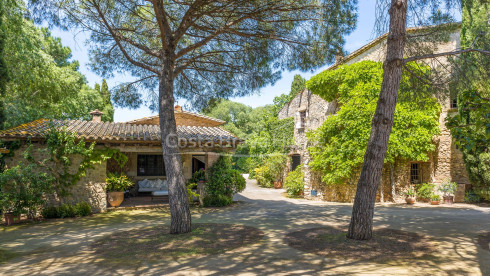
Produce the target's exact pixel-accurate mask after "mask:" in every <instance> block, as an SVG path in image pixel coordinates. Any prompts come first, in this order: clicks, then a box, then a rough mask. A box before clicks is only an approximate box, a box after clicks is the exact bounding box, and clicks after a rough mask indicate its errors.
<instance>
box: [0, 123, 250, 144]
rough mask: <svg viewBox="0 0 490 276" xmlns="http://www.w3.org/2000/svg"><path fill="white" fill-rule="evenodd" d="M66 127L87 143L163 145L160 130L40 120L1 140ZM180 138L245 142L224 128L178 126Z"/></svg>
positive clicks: (1, 134) (1, 135)
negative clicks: (146, 143) (151, 143)
mask: <svg viewBox="0 0 490 276" xmlns="http://www.w3.org/2000/svg"><path fill="white" fill-rule="evenodd" d="M52 124H54V125H57V126H63V127H65V128H66V130H67V131H68V132H72V133H76V134H77V135H78V136H79V137H83V138H85V139H86V140H87V141H97V142H159V141H160V127H159V126H157V125H137V124H130V123H110V122H92V121H79V120H70V121H50V120H46V119H39V120H36V121H33V122H30V123H26V124H22V125H20V126H17V127H14V128H11V129H7V130H2V131H0V139H2V138H4V139H5V138H11V139H22V138H24V139H25V138H28V137H31V138H42V137H43V133H44V131H45V130H46V129H48V128H49V127H50V125H52ZM177 135H178V137H179V139H181V140H186V141H200V142H203V143H204V142H214V143H219V142H220V141H222V142H223V143H228V142H235V143H237V142H238V143H239V142H241V141H242V140H241V139H240V138H238V137H236V136H234V135H233V134H231V133H230V132H228V131H226V130H224V129H222V128H220V127H195V126H177Z"/></svg>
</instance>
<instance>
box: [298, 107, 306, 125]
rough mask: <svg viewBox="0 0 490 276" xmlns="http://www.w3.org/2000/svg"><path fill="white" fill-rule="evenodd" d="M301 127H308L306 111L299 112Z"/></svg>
mask: <svg viewBox="0 0 490 276" xmlns="http://www.w3.org/2000/svg"><path fill="white" fill-rule="evenodd" d="M299 122H300V123H299V125H300V127H301V128H305V127H306V111H300V112H299Z"/></svg>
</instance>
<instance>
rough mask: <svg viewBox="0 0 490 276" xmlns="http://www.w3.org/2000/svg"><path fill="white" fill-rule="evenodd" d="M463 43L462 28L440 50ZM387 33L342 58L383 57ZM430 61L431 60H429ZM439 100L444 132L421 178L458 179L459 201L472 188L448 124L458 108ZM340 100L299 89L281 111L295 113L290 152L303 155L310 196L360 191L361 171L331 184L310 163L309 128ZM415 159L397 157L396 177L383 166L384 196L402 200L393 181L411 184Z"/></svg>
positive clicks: (349, 195)
mask: <svg viewBox="0 0 490 276" xmlns="http://www.w3.org/2000/svg"><path fill="white" fill-rule="evenodd" d="M458 47H459V31H458V32H455V33H453V34H452V35H451V36H450V40H449V41H448V42H447V43H441V44H440V46H439V47H438V49H437V51H438V52H444V51H450V50H454V49H457V48H458ZM385 48H386V37H385V36H384V37H380V38H378V39H375V40H374V41H373V42H371V43H369V44H367V45H365V46H363V47H361V48H360V49H359V50H357V51H354V52H353V53H352V54H350V55H348V56H347V57H345V58H344V59H343V60H342V64H347V65H350V64H353V63H356V62H360V61H364V60H373V61H383V59H384V56H385ZM429 63H430V62H429ZM441 64H445V65H447V61H445V60H442V61H441V60H439V61H438V63H432V64H431V67H432V68H433V69H435V70H437V69H438V68H439V67H440V66H442V65H441ZM337 66H338V64H335V65H332V66H331V67H330V68H328V69H327V70H335V69H336V68H337ZM439 102H440V103H441V106H442V112H441V115H440V118H439V127H440V130H441V134H440V135H439V136H437V137H434V144H435V145H436V150H435V152H433V153H431V154H430V155H429V162H415V163H417V164H418V165H417V166H419V168H420V174H421V179H420V182H421V183H423V182H433V183H435V184H436V185H440V184H442V183H444V182H445V181H448V180H449V181H454V182H456V183H458V184H459V188H458V192H457V193H456V197H455V201H456V202H462V201H463V199H464V192H465V190H466V189H467V188H468V186H469V185H468V184H469V181H468V176H467V173H466V170H465V166H464V163H463V160H462V153H461V152H460V151H459V150H458V149H456V148H455V146H454V144H453V141H452V137H451V134H450V131H449V129H447V127H446V125H445V120H446V118H447V116H450V114H451V113H452V112H455V111H456V110H455V109H451V106H450V102H451V100H450V97H448V96H441V97H440V98H439ZM336 111H337V104H336V103H335V102H326V101H325V100H323V99H322V98H320V97H319V96H317V95H312V94H311V92H309V91H308V90H304V91H303V92H301V93H299V94H298V95H297V96H296V97H295V98H294V99H293V100H291V102H289V103H288V104H286V105H285V106H284V107H283V108H282V109H281V110H280V111H279V113H278V117H279V119H284V118H288V117H293V118H294V119H295V126H296V127H295V130H294V139H295V146H293V147H292V149H291V151H290V155H295V154H298V155H300V156H301V162H302V163H303V164H304V174H305V179H304V180H305V191H304V195H305V197H306V198H312V196H311V191H312V190H316V192H317V196H318V198H321V199H323V200H328V201H341V202H351V201H353V199H354V196H355V192H356V184H357V179H358V177H359V175H358V174H356V175H354V176H353V177H352V179H350V180H348V181H347V183H345V185H342V186H335V187H330V186H327V185H326V184H325V183H322V181H321V176H320V175H318V173H315V172H312V171H311V170H310V167H309V166H308V163H309V162H310V157H309V154H308V151H307V148H308V146H309V145H308V140H307V138H306V132H308V131H309V130H315V129H316V128H318V127H319V126H321V125H322V124H323V122H324V121H325V119H326V118H327V117H328V116H331V115H333V114H335V112H336ZM290 163H291V162H290V161H289V162H288V167H287V169H286V172H285V173H287V172H288V171H289V170H290V169H291V166H290ZM412 163H414V162H410V161H409V160H397V161H396V162H395V165H394V168H393V177H392V175H391V172H390V167H389V166H385V167H384V168H383V176H382V181H381V185H380V188H379V191H380V192H381V191H382V193H383V199H384V200H385V201H387V200H389V201H392V200H400V199H401V198H400V196H399V198H395V199H393V198H392V181H393V183H394V186H395V190H396V194H397V195H400V194H401V192H403V191H404V190H406V189H407V188H408V186H410V184H411V179H410V170H411V167H412ZM380 192H379V193H378V200H379V199H381V193H380Z"/></svg>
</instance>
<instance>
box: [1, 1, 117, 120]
mask: <svg viewBox="0 0 490 276" xmlns="http://www.w3.org/2000/svg"><path fill="white" fill-rule="evenodd" d="M7 4H9V3H7ZM10 5H11V6H14V7H16V9H13V8H12V9H10V10H9V13H10V16H3V17H2V19H3V20H4V22H3V23H2V25H1V33H2V34H3V35H4V40H3V42H4V44H3V51H2V52H1V54H0V56H1V57H2V59H3V60H2V64H3V66H2V68H4V69H3V70H4V72H6V73H5V74H6V76H7V78H6V79H7V81H5V83H4V84H3V85H4V89H3V93H4V97H3V98H2V102H3V104H4V106H5V107H4V109H3V114H4V116H5V122H4V127H5V128H8V127H13V126H16V125H19V124H22V123H26V122H29V121H32V120H35V119H39V118H48V119H49V118H53V119H90V115H89V114H88V113H89V112H90V111H92V110H94V109H96V108H98V109H100V110H101V111H103V112H104V116H103V118H102V119H103V120H107V121H112V120H113V114H114V109H113V107H112V104H111V101H110V95H109V94H108V89H107V87H106V88H105V89H106V91H105V93H106V94H105V95H102V94H100V92H99V91H96V90H94V89H92V88H90V87H89V86H88V85H87V81H86V79H85V76H83V75H82V74H81V73H80V72H79V71H78V68H79V64H78V62H77V61H73V60H72V58H71V50H70V48H68V47H65V46H63V45H62V44H61V40H60V39H59V38H55V37H53V36H52V35H51V33H50V32H49V31H48V29H47V28H39V27H36V26H34V24H33V23H32V22H31V21H30V20H29V19H26V18H24V16H23V12H24V10H23V8H22V3H20V2H10ZM5 7H6V6H4V7H3V8H5ZM12 13H14V14H12ZM15 15H16V16H15ZM0 40H1V39H0ZM2 80H3V78H2Z"/></svg>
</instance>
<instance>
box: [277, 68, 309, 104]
mask: <svg viewBox="0 0 490 276" xmlns="http://www.w3.org/2000/svg"><path fill="white" fill-rule="evenodd" d="M305 88H306V80H305V79H303V77H301V75H294V79H293V82H292V83H291V90H290V91H289V94H281V95H279V96H277V97H275V98H274V109H275V112H276V113H277V112H279V111H280V110H281V108H283V107H284V105H285V104H287V103H289V102H290V101H291V100H292V99H294V97H296V95H298V93H299V92H302V91H303V90H305Z"/></svg>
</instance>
